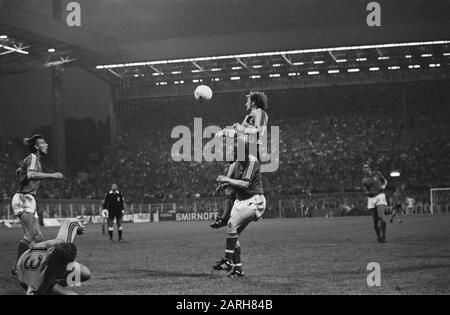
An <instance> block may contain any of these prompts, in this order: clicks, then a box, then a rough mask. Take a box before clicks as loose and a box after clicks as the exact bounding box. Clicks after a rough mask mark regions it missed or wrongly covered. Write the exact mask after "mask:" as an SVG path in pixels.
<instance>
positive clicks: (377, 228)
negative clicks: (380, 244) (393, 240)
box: [374, 225, 381, 239]
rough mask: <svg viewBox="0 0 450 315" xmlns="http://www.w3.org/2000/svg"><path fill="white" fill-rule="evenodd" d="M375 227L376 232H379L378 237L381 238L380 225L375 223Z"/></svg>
mask: <svg viewBox="0 0 450 315" xmlns="http://www.w3.org/2000/svg"><path fill="white" fill-rule="evenodd" d="M374 229H375V233H377V238H378V239H380V238H381V236H380V227H379V226H378V225H375V226H374Z"/></svg>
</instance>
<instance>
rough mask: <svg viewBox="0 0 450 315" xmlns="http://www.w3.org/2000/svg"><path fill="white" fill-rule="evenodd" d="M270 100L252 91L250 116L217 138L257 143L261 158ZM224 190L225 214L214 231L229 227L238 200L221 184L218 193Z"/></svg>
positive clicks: (248, 101)
mask: <svg viewBox="0 0 450 315" xmlns="http://www.w3.org/2000/svg"><path fill="white" fill-rule="evenodd" d="M268 102H269V99H268V98H267V96H266V94H265V93H264V92H257V91H252V92H250V93H249V94H248V95H246V102H245V109H246V111H247V112H249V114H248V115H247V116H245V118H244V120H243V122H242V124H238V123H236V124H234V126H233V128H230V129H224V130H222V131H220V132H219V133H217V134H216V137H222V136H225V137H230V138H233V137H239V138H242V139H243V140H245V141H246V142H249V143H255V144H256V145H255V149H256V152H255V153H254V156H256V157H257V158H258V160H259V159H260V158H259V155H260V146H261V144H262V137H263V136H264V135H265V133H266V131H267V123H268V120H269V116H268V115H267V112H266V111H267V108H268ZM234 167H235V163H231V164H230V166H229V169H228V173H227V177H229V178H232V177H233V175H232V174H233V172H234ZM221 190H224V192H225V196H226V199H225V207H224V210H223V213H222V214H221V215H220V216H219V218H217V220H216V221H215V222H214V223H213V224H212V225H211V227H212V228H213V229H220V228H221V227H224V226H226V225H227V222H228V220H229V218H230V213H231V209H232V207H233V204H234V201H235V200H236V196H235V194H236V192H235V189H234V188H233V187H230V186H229V185H227V184H220V185H219V186H218V187H217V189H216V192H219V191H221Z"/></svg>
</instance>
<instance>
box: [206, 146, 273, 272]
mask: <svg viewBox="0 0 450 315" xmlns="http://www.w3.org/2000/svg"><path fill="white" fill-rule="evenodd" d="M233 150H234V155H235V160H236V163H234V164H233V171H234V176H233V178H230V177H227V176H223V175H220V176H219V177H217V181H218V182H219V183H224V184H228V185H230V186H231V187H233V188H234V189H235V190H236V201H235V202H234V204H233V208H232V210H231V216H230V219H229V220H228V230H227V232H228V235H227V240H226V249H225V257H223V258H222V259H221V260H220V261H219V262H217V265H215V266H214V267H213V269H214V270H225V271H231V273H230V274H229V276H228V277H230V278H240V277H244V273H243V271H242V263H241V246H240V243H239V239H238V238H239V235H240V234H241V233H242V232H243V231H244V229H245V228H246V227H247V225H248V224H249V223H250V222H253V221H258V220H259V219H260V218H261V217H262V215H263V213H264V211H265V209H266V198H265V197H264V191H263V186H262V178H261V172H260V165H259V161H258V159H257V158H256V157H254V156H253V155H250V154H249V150H248V143H246V142H245V141H242V140H241V139H237V140H236V141H235V145H234V148H233ZM240 152H243V154H242V157H241V156H240V155H241V154H240Z"/></svg>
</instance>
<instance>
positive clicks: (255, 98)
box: [247, 91, 269, 110]
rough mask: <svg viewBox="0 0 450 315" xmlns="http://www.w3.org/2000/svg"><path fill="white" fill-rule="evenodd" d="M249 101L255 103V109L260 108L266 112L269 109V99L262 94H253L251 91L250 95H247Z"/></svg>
mask: <svg viewBox="0 0 450 315" xmlns="http://www.w3.org/2000/svg"><path fill="white" fill-rule="evenodd" d="M247 97H248V98H249V99H250V101H252V102H254V103H255V106H256V107H257V108H261V109H263V110H267V108H268V107H269V99H268V98H267V95H266V94H265V93H264V92H254V91H251V92H250V94H248V95H247Z"/></svg>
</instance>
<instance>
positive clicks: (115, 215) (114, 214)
mask: <svg viewBox="0 0 450 315" xmlns="http://www.w3.org/2000/svg"><path fill="white" fill-rule="evenodd" d="M122 217H123V213H122V211H121V210H114V211H108V219H110V220H114V219H116V220H120V219H122Z"/></svg>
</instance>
